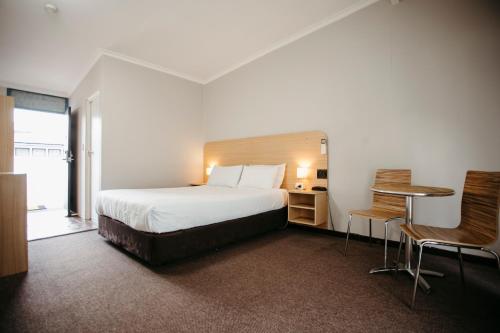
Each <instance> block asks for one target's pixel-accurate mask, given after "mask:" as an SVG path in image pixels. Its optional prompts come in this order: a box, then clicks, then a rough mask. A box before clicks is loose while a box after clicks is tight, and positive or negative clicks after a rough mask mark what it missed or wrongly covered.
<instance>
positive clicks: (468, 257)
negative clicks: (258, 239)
mask: <svg viewBox="0 0 500 333" xmlns="http://www.w3.org/2000/svg"><path fill="white" fill-rule="evenodd" d="M289 227H291V228H299V229H302V230H307V231H311V232H319V233H322V234H327V235H330V236H334V237H339V238H343V239H344V240H345V237H346V235H347V234H346V233H345V232H341V231H334V230H327V229H317V228H310V227H307V226H301V225H295V224H289ZM349 240H357V241H361V242H365V243H369V242H370V237H368V236H364V235H358V234H352V233H351V234H350V235H349ZM372 242H373V243H375V244H380V245H381V246H383V244H384V240H383V239H381V238H376V237H372ZM387 246H390V247H394V248H398V247H399V242H397V241H393V240H389V241H387ZM426 253H427V254H434V255H438V256H441V257H448V258H453V259H456V260H457V265H458V257H457V253H456V252H453V251H447V250H443V249H439V248H435V247H426V248H425V249H424V254H426ZM462 258H463V259H464V261H468V262H473V263H478V264H482V265H486V266H490V267H497V262H496V260H495V259H493V258H487V257H480V256H475V255H472V254H466V253H462Z"/></svg>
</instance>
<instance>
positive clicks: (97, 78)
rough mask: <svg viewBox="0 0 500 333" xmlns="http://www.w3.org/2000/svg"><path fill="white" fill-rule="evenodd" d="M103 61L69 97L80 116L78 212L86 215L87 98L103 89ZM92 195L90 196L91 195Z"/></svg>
mask: <svg viewBox="0 0 500 333" xmlns="http://www.w3.org/2000/svg"><path fill="white" fill-rule="evenodd" d="M101 64H102V62H101V60H99V61H98V62H97V63H96V64H95V65H94V66H93V67H92V69H91V70H90V71H89V73H88V74H87V75H86V76H85V78H84V79H83V80H82V82H80V84H79V85H78V87H77V88H76V89H75V91H74V92H73V94H72V95H71V97H70V99H69V103H70V106H71V112H72V113H74V114H76V115H77V117H78V123H79V125H80V126H79V129H78V131H77V132H78V133H77V135H78V138H77V145H78V147H79V150H78V151H77V152H74V154H75V163H76V169H77V174H78V177H77V186H76V187H77V190H76V191H77V193H78V199H77V201H78V205H77V212H78V215H80V216H84V217H85V213H84V207H85V196H84V194H85V186H84V184H85V177H86V175H85V165H88V163H89V161H88V159H87V158H86V157H87V153H86V151H85V146H84V143H85V134H86V118H85V112H86V109H87V105H86V103H87V99H88V98H89V97H90V96H92V95H93V94H94V93H96V92H98V91H101V90H102V83H101V82H102V66H101ZM89 197H90V196H89Z"/></svg>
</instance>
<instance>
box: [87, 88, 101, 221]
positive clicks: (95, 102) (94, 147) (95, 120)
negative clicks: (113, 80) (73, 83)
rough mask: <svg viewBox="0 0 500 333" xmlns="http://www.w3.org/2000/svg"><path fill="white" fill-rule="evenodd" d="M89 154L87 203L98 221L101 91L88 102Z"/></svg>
mask: <svg viewBox="0 0 500 333" xmlns="http://www.w3.org/2000/svg"><path fill="white" fill-rule="evenodd" d="M86 118H87V140H86V141H87V156H88V162H87V163H86V166H87V168H88V172H87V177H88V178H87V179H89V181H87V186H88V191H87V193H88V194H89V195H88V196H87V198H88V201H87V202H88V204H87V216H88V217H90V218H91V219H92V221H94V222H96V223H97V221H98V217H97V212H96V209H95V200H96V198H97V194H98V193H99V191H100V190H101V113H100V109H99V93H96V94H94V95H92V96H91V97H90V98H89V99H88V104H87V117H86Z"/></svg>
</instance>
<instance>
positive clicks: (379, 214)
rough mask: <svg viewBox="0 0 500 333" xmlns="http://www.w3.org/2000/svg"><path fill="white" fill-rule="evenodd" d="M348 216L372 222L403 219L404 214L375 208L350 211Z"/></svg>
mask: <svg viewBox="0 0 500 333" xmlns="http://www.w3.org/2000/svg"><path fill="white" fill-rule="evenodd" d="M349 214H351V215H357V216H364V217H368V218H371V219H374V220H384V221H386V220H391V219H395V218H404V217H405V213H403V212H400V211H397V210H386V209H376V208H370V209H365V210H351V211H349Z"/></svg>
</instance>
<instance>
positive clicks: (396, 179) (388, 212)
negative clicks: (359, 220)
mask: <svg viewBox="0 0 500 333" xmlns="http://www.w3.org/2000/svg"><path fill="white" fill-rule="evenodd" d="M387 183H398V184H408V185H409V184H411V170H406V169H379V170H377V173H376V175H375V185H380V184H387ZM353 215H354V216H360V217H364V218H368V223H369V232H370V233H369V235H370V242H371V240H372V220H376V221H383V222H384V227H385V229H384V268H385V269H387V268H388V267H387V231H388V230H387V227H388V226H387V225H388V223H389V222H391V221H393V220H397V219H404V218H405V216H406V208H405V198H404V197H400V196H394V195H389V194H382V193H374V194H373V201H372V208H370V209H366V210H351V211H349V221H348V224H347V236H346V241H345V250H344V255H345V256H347V248H348V246H349V234H350V231H351V222H352V216H353Z"/></svg>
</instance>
